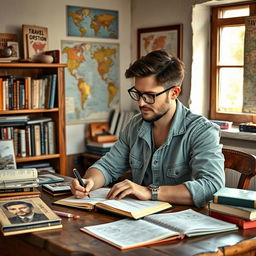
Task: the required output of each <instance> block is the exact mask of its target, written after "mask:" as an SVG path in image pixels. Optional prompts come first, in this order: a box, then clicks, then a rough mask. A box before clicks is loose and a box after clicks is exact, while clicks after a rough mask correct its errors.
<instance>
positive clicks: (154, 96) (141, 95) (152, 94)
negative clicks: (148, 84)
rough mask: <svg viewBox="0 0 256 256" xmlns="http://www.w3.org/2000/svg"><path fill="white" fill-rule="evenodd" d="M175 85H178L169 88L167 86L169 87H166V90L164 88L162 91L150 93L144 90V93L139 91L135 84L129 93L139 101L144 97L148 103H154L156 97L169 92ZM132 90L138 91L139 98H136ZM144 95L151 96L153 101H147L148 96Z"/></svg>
mask: <svg viewBox="0 0 256 256" xmlns="http://www.w3.org/2000/svg"><path fill="white" fill-rule="evenodd" d="M174 87H176V86H171V87H169V88H167V89H165V90H163V91H162V92H159V93H149V92H143V93H142V92H140V91H137V90H136V89H135V87H134V86H133V87H132V88H130V89H128V93H129V95H130V97H131V98H132V99H133V100H135V101H139V100H140V98H141V97H142V99H143V100H144V101H145V102H146V103H148V104H154V103H155V101H156V97H157V96H159V95H161V94H163V93H165V92H167V91H169V90H171V89H173V88H174ZM132 92H133V93H136V94H137V95H138V96H139V98H138V99H137V98H134V97H133V95H132V94H131V93H132ZM144 95H148V96H150V97H151V98H152V102H148V101H147V98H145V97H143V96H144Z"/></svg>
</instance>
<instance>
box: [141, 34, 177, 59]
mask: <svg viewBox="0 0 256 256" xmlns="http://www.w3.org/2000/svg"><path fill="white" fill-rule="evenodd" d="M160 49H166V50H167V51H168V52H170V53H172V54H173V55H174V56H178V45H177V31H165V32H149V33H143V34H141V35H140V50H141V56H144V55H147V54H148V53H149V52H151V51H155V50H160Z"/></svg>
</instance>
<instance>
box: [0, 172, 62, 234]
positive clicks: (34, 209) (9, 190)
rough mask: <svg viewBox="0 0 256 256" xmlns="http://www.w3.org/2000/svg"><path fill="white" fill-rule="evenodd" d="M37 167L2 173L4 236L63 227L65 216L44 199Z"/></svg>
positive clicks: (1, 224) (0, 200)
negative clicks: (41, 195)
mask: <svg viewBox="0 0 256 256" xmlns="http://www.w3.org/2000/svg"><path fill="white" fill-rule="evenodd" d="M36 187H38V173H37V170H36V169H35V168H30V169H8V170H1V172H0V229H1V232H2V233H3V235H4V236H9V235H17V234H23V233H28V232H34V231H42V230H50V229H56V228H61V227H62V224H61V219H60V218H59V217H58V216H57V215H56V214H55V213H54V212H53V211H52V210H51V209H50V208H49V207H48V206H47V205H46V204H45V203H44V202H43V201H42V200H41V198H40V197H39V196H40V192H39V191H38V190H37V189H36Z"/></svg>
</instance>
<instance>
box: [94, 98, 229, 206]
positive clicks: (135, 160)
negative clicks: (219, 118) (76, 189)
mask: <svg viewBox="0 0 256 256" xmlns="http://www.w3.org/2000/svg"><path fill="white" fill-rule="evenodd" d="M219 140H220V130H219V127H218V126H217V125H215V124H213V123H212V122H210V121H209V120H207V119H206V118H204V117H202V116H200V115H196V114H193V113H192V112H191V111H190V110H189V109H187V108H186V107H185V106H184V105H183V104H182V103H181V102H180V101H179V100H177V108H176V112H175V115H174V118H173V121H172V125H171V127H170V130H169V134H168V137H167V139H166V141H165V142H164V143H163V145H161V147H159V148H158V149H157V150H154V148H153V145H154V143H153V141H152V124H151V123H149V122H145V121H143V119H142V118H141V114H138V115H136V116H134V117H133V118H132V120H131V121H130V122H129V123H128V125H127V127H126V128H125V129H124V130H123V131H122V132H121V134H120V136H119V139H118V141H117V142H116V143H115V145H114V146H113V147H112V149H111V150H110V152H108V153H107V154H106V155H105V156H104V157H102V158H101V159H100V160H98V161H97V162H96V163H95V164H93V165H92V166H91V167H95V168H98V169H99V170H100V171H101V172H102V173H103V175H104V177H105V185H108V184H109V183H111V182H113V181H115V180H116V179H117V178H119V177H120V176H122V175H123V174H124V173H125V172H126V171H127V170H128V169H131V171H132V179H133V181H134V182H135V183H137V184H141V185H145V186H147V185H149V184H151V183H152V184H156V185H178V184H185V186H186V187H187V188H188V190H189V191H190V193H191V195H192V198H193V202H194V204H195V206H197V207H201V206H203V205H205V204H206V203H207V202H208V201H209V200H211V199H212V195H213V194H214V193H215V192H216V191H217V190H219V189H220V188H221V187H223V186H224V184H225V174H224V157H223V155H222V152H221V151H222V146H221V144H220V143H219ZM91 167H90V168H91Z"/></svg>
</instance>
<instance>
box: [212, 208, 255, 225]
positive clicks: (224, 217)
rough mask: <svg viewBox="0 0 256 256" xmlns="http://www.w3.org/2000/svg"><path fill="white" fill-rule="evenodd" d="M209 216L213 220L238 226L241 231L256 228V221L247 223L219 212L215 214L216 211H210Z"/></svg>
mask: <svg viewBox="0 0 256 256" xmlns="http://www.w3.org/2000/svg"><path fill="white" fill-rule="evenodd" d="M209 215H210V216H211V217H213V218H216V219H219V220H223V221H227V222H230V223H233V224H236V225H237V226H238V227H239V228H241V229H249V228H255V227H256V221H246V220H244V219H241V218H239V217H235V216H231V215H227V214H223V213H219V212H214V211H210V214H209Z"/></svg>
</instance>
